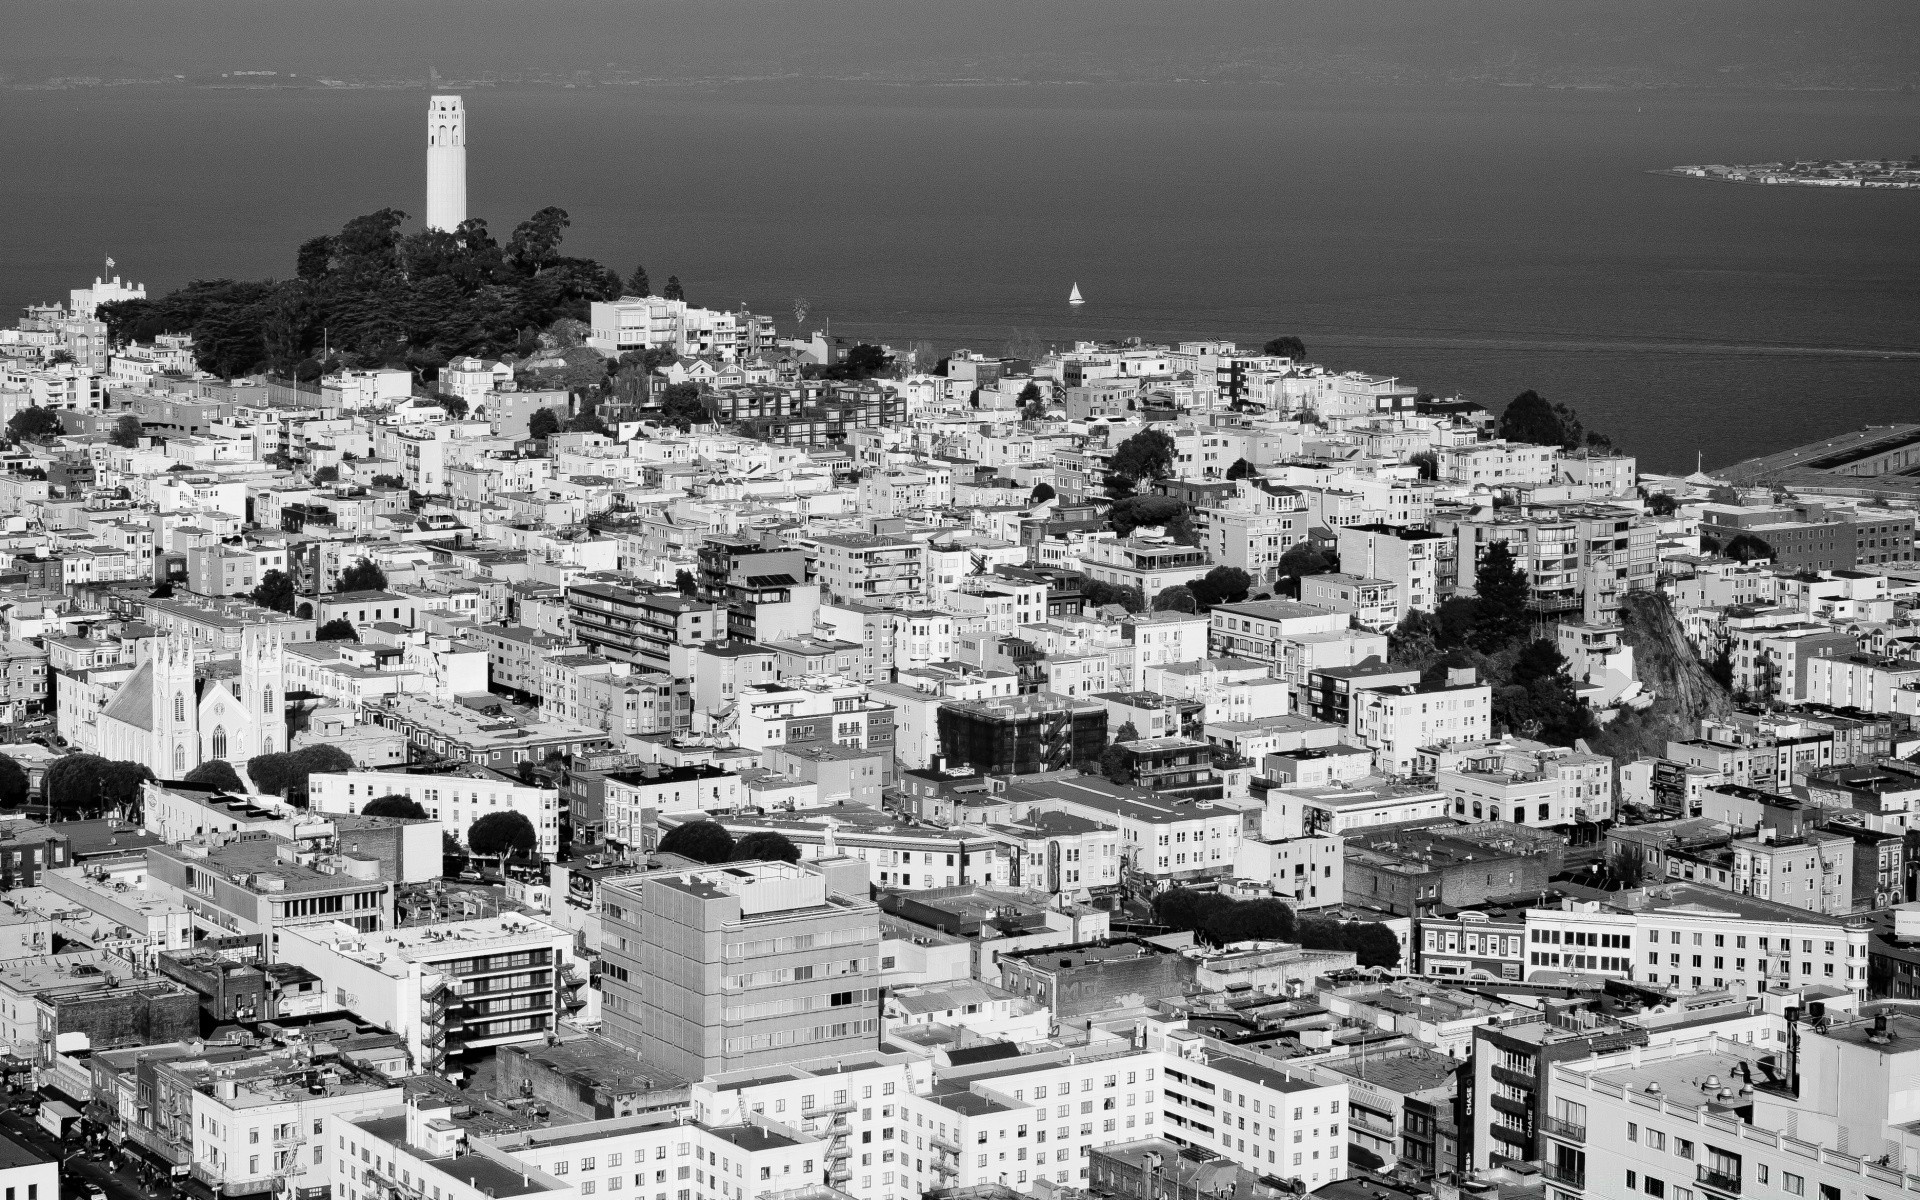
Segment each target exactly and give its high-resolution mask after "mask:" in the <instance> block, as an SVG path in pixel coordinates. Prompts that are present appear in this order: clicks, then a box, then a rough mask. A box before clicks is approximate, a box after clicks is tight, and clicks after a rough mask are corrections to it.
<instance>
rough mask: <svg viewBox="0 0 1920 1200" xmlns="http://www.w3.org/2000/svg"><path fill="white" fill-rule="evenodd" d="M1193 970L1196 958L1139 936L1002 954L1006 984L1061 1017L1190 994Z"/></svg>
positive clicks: (1001, 970) (1110, 1011) (1106, 1010)
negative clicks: (1145, 940) (1142, 939)
mask: <svg viewBox="0 0 1920 1200" xmlns="http://www.w3.org/2000/svg"><path fill="white" fill-rule="evenodd" d="M1193 974H1194V963H1193V960H1192V959H1190V958H1187V957H1186V956H1184V955H1182V954H1180V953H1179V952H1177V951H1173V950H1168V949H1166V948H1164V947H1162V946H1156V945H1154V944H1152V943H1150V942H1144V941H1141V940H1140V939H1138V938H1114V939H1105V938H1103V939H1101V940H1100V941H1097V942H1081V943H1079V944H1077V945H1071V946H1050V947H1046V948H1044V949H1038V950H1016V951H1014V952H1013V953H1011V954H1002V955H1001V956H1000V982H1001V986H1003V987H1005V988H1006V989H1007V990H1008V991H1010V992H1012V993H1014V994H1015V995H1018V996H1025V997H1027V998H1028V999H1030V1000H1034V1001H1036V1002H1038V1003H1040V1004H1044V1005H1046V1006H1047V1007H1048V1008H1049V1009H1051V1010H1052V1012H1053V1014H1054V1016H1055V1017H1058V1018H1061V1019H1065V1018H1067V1017H1085V1016H1090V1015H1093V1014H1096V1013H1115V1012H1119V1011H1121V1010H1125V1009H1131V1008H1144V1007H1148V1006H1150V1005H1152V1004H1155V1003H1157V1002H1158V1001H1159V1000H1160V999H1161V998H1163V997H1167V996H1178V995H1181V994H1183V993H1185V992H1186V991H1187V990H1188V989H1189V988H1191V987H1192V985H1193Z"/></svg>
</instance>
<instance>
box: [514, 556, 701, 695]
mask: <svg viewBox="0 0 1920 1200" xmlns="http://www.w3.org/2000/svg"><path fill="white" fill-rule="evenodd" d="M567 619H568V621H569V622H570V623H571V624H572V626H573V634H574V636H575V637H576V638H578V639H579V641H580V643H581V644H583V645H585V646H586V647H587V648H588V649H590V650H592V651H594V652H596V653H598V654H602V655H605V656H606V657H608V658H612V659H618V660H619V661H621V662H629V663H633V664H634V665H635V666H637V667H639V668H641V669H642V670H646V671H653V672H659V673H661V674H665V675H672V676H675V677H680V678H684V677H687V676H688V675H690V674H691V671H690V670H689V668H690V666H691V664H692V661H693V657H692V656H693V654H694V652H695V650H697V649H698V647H700V646H701V645H703V644H704V643H706V642H709V641H720V640H724V639H725V638H726V637H727V610H726V609H724V608H721V607H720V606H718V605H715V604H712V603H710V602H708V601H705V600H696V599H693V598H692V597H690V596H682V595H681V594H679V593H678V592H640V591H635V590H634V589H632V588H626V587H621V586H620V585H618V584H613V583H576V584H573V585H571V586H569V587H568V588H567ZM529 690H531V689H529Z"/></svg>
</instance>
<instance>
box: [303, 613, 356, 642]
mask: <svg viewBox="0 0 1920 1200" xmlns="http://www.w3.org/2000/svg"><path fill="white" fill-rule="evenodd" d="M313 638H314V640H315V641H317V642H357V641H359V640H360V634H359V633H358V632H356V631H355V630H354V628H353V622H352V621H349V620H347V619H346V618H345V617H335V618H334V619H333V620H331V621H328V622H327V623H326V624H325V625H322V626H321V627H320V628H319V629H317V630H315V631H314V635H313Z"/></svg>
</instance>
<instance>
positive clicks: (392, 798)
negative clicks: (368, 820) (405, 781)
mask: <svg viewBox="0 0 1920 1200" xmlns="http://www.w3.org/2000/svg"><path fill="white" fill-rule="evenodd" d="M360 815H361V816H363V817H399V818H402V819H403V820H408V821H424V820H426V819H427V810H426V809H424V808H422V807H420V802H419V801H418V800H415V799H413V798H412V797H411V796H402V795H400V794H399V793H398V792H390V793H388V794H387V795H385V796H379V797H376V798H375V799H372V800H369V801H367V803H366V806H365V807H363V808H362V809H361V810H360Z"/></svg>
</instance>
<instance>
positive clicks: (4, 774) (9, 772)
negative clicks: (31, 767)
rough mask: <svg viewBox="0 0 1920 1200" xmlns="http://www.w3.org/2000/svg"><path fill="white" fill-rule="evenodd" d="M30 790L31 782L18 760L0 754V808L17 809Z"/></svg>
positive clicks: (25, 800) (31, 788)
mask: <svg viewBox="0 0 1920 1200" xmlns="http://www.w3.org/2000/svg"><path fill="white" fill-rule="evenodd" d="M32 790H33V784H32V781H30V780H29V779H28V778H27V771H26V768H25V767H22V766H21V765H20V763H19V760H17V759H14V758H11V757H8V756H7V755H4V754H0V808H19V807H20V806H21V805H22V804H25V803H26V802H27V794H28V793H29V792H31V791H32Z"/></svg>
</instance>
